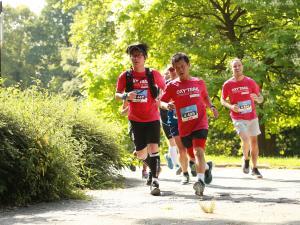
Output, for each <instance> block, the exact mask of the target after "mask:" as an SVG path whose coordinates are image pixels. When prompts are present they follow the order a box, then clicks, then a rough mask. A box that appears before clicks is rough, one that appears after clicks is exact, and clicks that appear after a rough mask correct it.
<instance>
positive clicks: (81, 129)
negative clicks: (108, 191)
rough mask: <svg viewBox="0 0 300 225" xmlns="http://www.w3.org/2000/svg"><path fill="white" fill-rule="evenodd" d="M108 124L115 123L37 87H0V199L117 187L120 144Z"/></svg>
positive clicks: (9, 201)
mask: <svg viewBox="0 0 300 225" xmlns="http://www.w3.org/2000/svg"><path fill="white" fill-rule="evenodd" d="M106 127H111V129H112V128H113V126H111V125H109V124H108V123H107V122H106V121H103V120H99V119H97V116H96V115H95V114H94V113H93V112H90V111H87V110H86V109H84V104H83V103H79V102H76V101H74V100H72V99H65V98H64V97H62V96H60V95H49V94H48V93H47V92H45V91H42V90H38V88H37V87H32V88H30V89H27V90H24V91H20V90H19V89H17V88H7V89H3V88H2V89H0V201H1V203H3V204H17V205H20V204H25V203H29V202H35V201H49V200H55V199H60V198H70V197H76V196H78V194H79V193H80V189H79V188H86V187H89V188H103V187H114V186H116V183H115V181H116V180H117V178H119V176H118V169H120V168H121V167H122V163H123V162H122V161H121V159H120V158H121V155H122V148H121V146H120V144H118V142H115V141H114V140H115V139H114V138H115V135H117V134H114V135H111V132H112V131H111V130H110V131H109V130H108V129H105V128H106ZM115 130H117V129H115ZM115 133H116V132H115Z"/></svg>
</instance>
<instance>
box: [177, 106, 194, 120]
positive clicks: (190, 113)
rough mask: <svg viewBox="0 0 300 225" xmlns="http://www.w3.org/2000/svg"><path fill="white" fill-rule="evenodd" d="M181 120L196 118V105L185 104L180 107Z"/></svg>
mask: <svg viewBox="0 0 300 225" xmlns="http://www.w3.org/2000/svg"><path fill="white" fill-rule="evenodd" d="M180 114H181V120H182V122H186V121H189V120H194V119H197V118H198V110H197V106H196V105H191V106H187V107H184V108H181V109H180Z"/></svg>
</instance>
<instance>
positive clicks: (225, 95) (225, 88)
mask: <svg viewBox="0 0 300 225" xmlns="http://www.w3.org/2000/svg"><path fill="white" fill-rule="evenodd" d="M221 97H222V98H223V99H224V100H226V98H228V85H227V84H226V83H225V84H223V87H222V96H221Z"/></svg>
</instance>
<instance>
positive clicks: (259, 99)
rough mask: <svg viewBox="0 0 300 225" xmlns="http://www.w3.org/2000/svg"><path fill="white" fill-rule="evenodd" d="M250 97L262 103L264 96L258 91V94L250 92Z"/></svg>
mask: <svg viewBox="0 0 300 225" xmlns="http://www.w3.org/2000/svg"><path fill="white" fill-rule="evenodd" d="M250 96H251V98H253V100H254V101H256V102H257V103H258V104H260V103H262V102H263V101H264V97H263V96H262V95H261V94H260V93H258V95H256V94H254V93H252V94H250Z"/></svg>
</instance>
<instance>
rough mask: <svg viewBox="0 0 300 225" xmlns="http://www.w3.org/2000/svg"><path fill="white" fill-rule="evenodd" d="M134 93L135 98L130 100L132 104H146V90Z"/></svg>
mask: <svg viewBox="0 0 300 225" xmlns="http://www.w3.org/2000/svg"><path fill="white" fill-rule="evenodd" d="M134 91H135V93H136V96H135V98H134V99H133V100H132V101H133V102H147V99H148V98H147V94H148V92H147V89H145V90H134Z"/></svg>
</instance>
